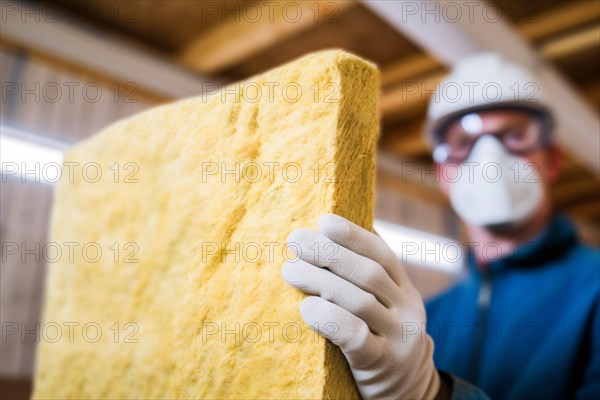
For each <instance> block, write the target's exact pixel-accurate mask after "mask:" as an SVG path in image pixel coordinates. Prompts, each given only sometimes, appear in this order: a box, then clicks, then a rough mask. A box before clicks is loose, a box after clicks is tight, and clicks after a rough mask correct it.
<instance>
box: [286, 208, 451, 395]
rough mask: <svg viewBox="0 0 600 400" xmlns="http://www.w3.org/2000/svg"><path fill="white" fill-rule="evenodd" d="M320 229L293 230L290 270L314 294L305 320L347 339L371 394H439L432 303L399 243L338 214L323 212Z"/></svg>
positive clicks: (359, 381) (293, 280) (336, 339)
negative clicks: (428, 306) (428, 327)
mask: <svg viewBox="0 0 600 400" xmlns="http://www.w3.org/2000/svg"><path fill="white" fill-rule="evenodd" d="M319 231H320V232H315V231H312V230H310V229H298V230H295V231H293V232H292V233H291V234H290V235H289V237H288V246H289V248H290V249H291V250H292V251H294V253H295V254H296V255H297V256H298V258H296V259H294V260H290V261H288V262H286V264H285V265H284V266H283V270H282V276H283V279H284V280H285V281H286V282H287V283H289V284H290V285H292V286H294V287H296V288H298V289H300V290H302V291H304V292H306V293H308V294H311V295H314V296H309V297H307V298H306V299H304V300H303V301H302V303H301V305H300V312H301V314H302V318H303V319H304V321H305V322H306V323H307V324H308V325H309V326H310V327H311V329H314V330H317V331H318V332H319V333H320V334H321V335H323V336H325V337H326V338H327V339H329V340H330V341H331V342H333V343H334V344H335V345H337V346H339V347H340V349H341V350H342V352H343V353H344V355H345V356H346V359H347V360H348V364H349V365H350V368H351V369H352V375H353V376H354V380H355V381H356V385H357V387H358V390H359V392H360V394H361V396H362V397H363V399H394V400H397V399H432V398H434V397H435V396H436V394H437V392H438V389H439V386H440V378H439V375H438V373H437V371H436V369H435V366H434V364H433V359H432V354H433V342H432V340H431V338H430V337H429V335H427V334H426V332H425V308H424V305H423V301H422V300H421V297H420V296H419V294H418V293H417V291H416V290H415V288H414V287H413V286H412V285H411V284H410V282H409V281H408V279H407V277H406V275H405V272H404V269H403V267H402V265H401V264H400V263H399V261H398V260H397V258H396V256H395V254H394V253H393V251H392V250H391V249H390V248H389V247H388V246H387V244H385V242H384V241H383V240H382V239H381V238H380V237H379V236H377V235H375V234H373V233H371V232H368V231H366V230H364V229H362V228H360V227H359V226H357V225H355V224H353V223H351V222H350V221H348V220H346V219H344V218H342V217H339V216H337V215H332V214H328V215H323V216H322V217H321V218H320V219H319ZM333 327H335V329H332V328H333Z"/></svg>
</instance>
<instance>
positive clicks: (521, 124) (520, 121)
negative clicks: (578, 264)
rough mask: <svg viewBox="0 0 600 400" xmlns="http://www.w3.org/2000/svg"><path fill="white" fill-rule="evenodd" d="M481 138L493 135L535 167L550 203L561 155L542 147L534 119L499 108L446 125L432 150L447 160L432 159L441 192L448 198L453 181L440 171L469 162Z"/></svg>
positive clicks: (539, 128)
mask: <svg viewBox="0 0 600 400" xmlns="http://www.w3.org/2000/svg"><path fill="white" fill-rule="evenodd" d="M484 135H493V136H494V137H495V138H496V139H498V141H499V142H500V143H501V144H502V146H503V147H504V149H505V150H507V151H508V153H511V154H513V155H515V156H516V157H518V158H520V159H521V160H523V161H525V162H527V163H529V164H530V165H531V168H535V170H536V172H537V174H538V177H539V179H540V181H541V183H542V185H543V187H544V197H545V201H549V195H548V191H549V186H550V185H551V184H552V183H553V182H555V181H556V180H557V179H558V177H559V175H560V169H561V160H560V155H559V153H558V151H557V150H556V148H555V147H554V146H552V145H550V146H547V145H544V136H543V135H544V132H542V126H541V123H540V122H539V121H538V120H537V119H536V117H535V116H533V115H532V114H530V113H528V112H526V111H521V110H501V109H499V110H488V111H482V112H478V113H476V114H467V115H465V116H463V117H461V118H459V119H457V120H456V121H454V122H452V123H451V124H450V125H449V126H448V128H447V129H446V130H445V132H444V139H443V144H442V145H441V146H438V147H436V150H435V151H436V152H441V153H442V157H443V158H446V160H441V162H440V159H439V154H436V155H435V156H438V157H434V158H437V161H438V162H437V171H438V181H439V184H440V188H441V189H442V191H443V192H444V193H445V194H446V195H449V193H450V188H451V185H452V181H451V180H448V179H447V178H448V174H445V173H441V170H442V169H443V168H446V167H449V166H451V165H461V164H462V163H464V162H465V161H466V160H468V158H469V156H470V154H471V150H472V149H473V148H474V146H475V144H476V143H477V141H478V140H479V139H480V138H481V137H482V136H484ZM490 161H491V160H490Z"/></svg>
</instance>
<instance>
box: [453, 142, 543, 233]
mask: <svg viewBox="0 0 600 400" xmlns="http://www.w3.org/2000/svg"><path fill="white" fill-rule="evenodd" d="M459 172H460V174H457V178H456V179H454V180H453V181H452V183H451V185H450V202H451V203H452V207H453V208H454V210H455V211H456V212H457V213H458V215H460V216H461V217H462V218H463V219H464V220H466V221H467V222H469V223H470V224H472V225H477V226H483V227H489V226H493V225H503V224H512V225H517V224H520V223H522V222H524V221H526V220H527V219H528V218H529V217H530V216H531V215H532V214H533V213H534V211H535V210H536V208H537V207H538V206H539V205H540V203H541V201H542V195H543V187H542V184H541V181H540V177H539V175H538V173H537V169H536V167H535V165H534V164H532V163H528V162H527V161H525V160H523V159H522V158H520V157H518V156H515V155H512V154H510V153H509V152H508V151H507V150H506V149H505V147H504V146H503V145H502V143H500V141H499V140H498V139H496V138H495V137H493V136H490V135H485V136H483V137H481V138H480V139H479V140H477V142H476V143H475V146H473V149H472V150H471V153H470V155H469V157H468V158H467V159H466V160H465V162H464V163H463V164H461V165H460V167H459Z"/></svg>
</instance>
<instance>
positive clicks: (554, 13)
mask: <svg viewBox="0 0 600 400" xmlns="http://www.w3.org/2000/svg"><path fill="white" fill-rule="evenodd" d="M598 18H600V7H599V6H598V2H596V1H589V0H581V1H572V2H570V3H566V4H562V5H561V6H560V7H557V8H556V9H553V10H550V11H546V12H542V13H540V14H538V15H536V16H534V17H533V18H529V19H528V21H525V22H522V23H521V24H519V26H518V28H517V29H518V31H519V33H520V34H521V35H523V36H524V37H525V38H526V39H528V40H530V41H532V42H535V41H538V40H541V39H544V38H546V37H549V36H552V35H555V34H558V33H560V32H563V31H567V30H572V29H574V28H577V27H579V26H582V25H585V24H588V23H592V22H595V21H597V20H598Z"/></svg>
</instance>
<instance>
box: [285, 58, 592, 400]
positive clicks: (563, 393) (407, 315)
mask: <svg viewBox="0 0 600 400" xmlns="http://www.w3.org/2000/svg"><path fill="white" fill-rule="evenodd" d="M452 87H454V88H459V90H464V91H463V92H459V93H458V95H459V97H457V93H456V92H454V93H452V96H450V95H449V94H448V90H449V89H448V88H452ZM461 88H462V89H461ZM484 89H485V90H484ZM444 91H445V92H446V93H444ZM553 126H554V124H553V118H552V112H551V110H550V108H549V107H548V106H547V103H546V101H545V98H544V93H543V88H541V87H539V84H538V83H537V81H536V79H535V78H534V75H533V74H531V73H530V72H529V71H528V70H526V69H524V68H521V67H519V66H516V65H512V64H509V63H507V62H505V61H504V60H502V59H501V58H500V57H498V56H497V55H494V54H482V55H477V56H473V57H471V58H469V59H466V60H465V61H464V62H462V63H460V64H459V65H457V66H456V67H455V68H454V70H453V72H452V73H451V74H450V76H449V77H448V78H447V79H446V80H445V81H444V82H442V83H441V85H440V86H439V88H438V92H437V93H436V95H435V96H434V98H433V99H432V100H431V103H430V107H429V112H428V125H427V127H428V128H427V133H428V137H429V139H430V141H431V143H432V145H433V156H434V160H435V162H436V167H437V171H438V176H439V182H440V188H441V190H442V191H443V192H444V193H445V194H446V195H448V196H449V198H450V203H451V205H452V207H453V208H454V210H455V211H456V212H457V214H458V215H459V216H460V217H461V219H462V220H463V221H464V223H465V225H466V228H467V232H468V235H469V239H470V243H471V244H470V247H469V250H468V253H467V254H468V256H467V257H466V260H465V264H466V265H467V271H468V272H467V274H466V275H465V277H464V278H463V279H461V280H460V281H459V282H458V283H457V284H456V285H454V286H452V287H451V288H450V289H448V290H446V291H445V292H444V293H442V294H440V295H438V296H437V297H435V298H433V299H432V300H430V301H428V303H427V304H426V305H424V304H423V301H422V300H421V297H420V296H419V294H418V293H417V292H416V290H415V289H414V288H413V286H411V284H410V282H409V280H408V278H407V277H406V275H405V272H404V270H403V266H402V265H401V263H400V262H399V261H398V259H397V258H396V256H395V255H394V253H393V252H392V250H391V249H390V248H389V247H388V246H387V245H386V243H385V242H384V241H383V240H382V239H381V238H380V237H379V236H377V235H375V234H373V233H371V232H369V231H366V230H364V229H362V228H360V227H358V226H356V225H354V224H353V223H351V222H349V221H347V220H345V219H344V218H342V217H339V216H336V215H324V216H322V217H321V218H320V220H319V224H318V226H319V230H318V232H315V231H312V230H309V229H299V230H296V231H294V232H292V234H291V235H290V236H289V238H288V241H289V242H293V243H294V244H295V245H294V246H291V247H290V248H292V249H294V248H295V249H296V252H297V255H298V257H299V259H300V261H298V262H294V263H290V262H288V263H286V264H285V265H284V267H283V270H282V276H283V278H284V280H285V281H286V282H288V283H289V284H290V285H292V286H294V287H296V288H298V289H300V290H302V291H304V292H306V293H308V294H309V295H310V296H308V297H307V298H306V299H304V300H303V302H302V303H301V306H300V313H301V315H302V317H303V319H304V320H305V322H306V323H307V324H308V326H309V327H311V328H312V329H315V330H317V331H318V332H320V333H321V334H322V335H323V336H325V337H327V338H328V339H329V340H331V341H332V342H333V343H334V344H336V345H337V346H339V347H340V349H341V350H342V352H343V353H344V355H345V356H346V359H347V361H348V364H349V366H350V368H351V371H352V374H353V377H354V379H355V382H356V385H357V388H358V390H359V392H360V394H361V395H362V397H363V398H365V399H380V398H385V399H421V398H429V399H431V398H452V399H460V398H469V399H476V398H488V396H489V397H491V398H494V399H496V398H498V399H504V398H508V399H559V398H578V399H600V252H599V251H598V250H597V249H592V248H589V247H586V246H585V245H583V244H581V242H580V241H579V240H578V238H577V235H576V234H575V231H574V229H573V227H572V225H571V224H570V222H569V221H568V220H567V218H565V217H564V216H562V215H556V214H554V213H553V210H552V207H551V202H550V195H549V188H550V185H551V184H552V183H553V182H554V181H555V180H556V179H557V178H558V176H559V172H560V157H559V155H558V152H557V150H556V148H555V147H554V145H553V141H552V134H553V132H552V131H553ZM450 170H451V172H452V173H449V171H450ZM459 175H460V177H459V178H457V176H459ZM315 243H317V244H318V245H319V246H320V248H324V249H327V246H331V245H332V243H333V244H335V245H336V246H337V251H336V252H335V256H334V257H330V256H325V255H331V254H332V253H331V251H322V252H315V251H314V248H315V247H314V246H315ZM311 246H312V247H311ZM311 249H312V250H311ZM319 254H321V256H320V257H319ZM332 324H333V325H332ZM332 326H333V327H335V329H332V328H331V327H332ZM434 343H435V351H434Z"/></svg>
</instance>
